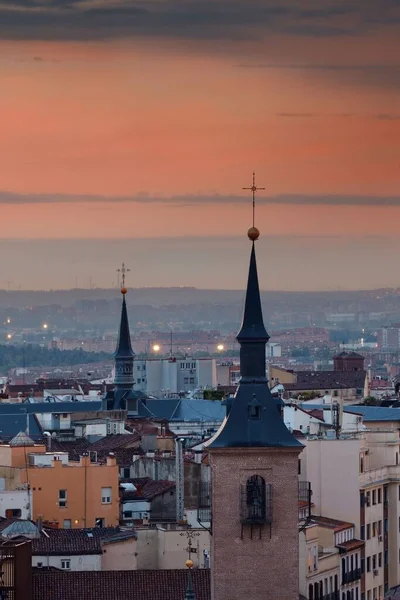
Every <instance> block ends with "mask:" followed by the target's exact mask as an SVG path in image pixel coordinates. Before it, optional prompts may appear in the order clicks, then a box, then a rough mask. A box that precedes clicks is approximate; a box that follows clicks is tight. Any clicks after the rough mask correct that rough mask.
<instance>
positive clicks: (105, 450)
mask: <svg viewBox="0 0 400 600" xmlns="http://www.w3.org/2000/svg"><path fill="white" fill-rule="evenodd" d="M128 435H129V439H130V440H132V441H133V442H135V441H137V440H138V439H140V438H138V436H137V435H136V434H128ZM118 438H125V435H124V434H123V435H110V436H107V437H104V438H102V439H101V440H98V442H95V443H94V444H91V443H90V442H88V440H87V439H86V438H79V439H76V440H74V441H71V442H59V441H57V440H52V442H51V449H52V451H54V452H68V455H69V459H70V460H73V461H78V460H79V457H80V456H82V453H83V452H97V461H98V462H106V460H107V456H108V455H109V453H110V452H113V453H114V456H115V459H116V461H117V465H118V466H120V467H128V466H130V465H131V464H132V457H133V455H134V454H138V453H139V454H140V453H141V451H140V449H138V448H124V447H122V443H121V442H122V441H121V440H120V441H118ZM124 443H128V442H124ZM118 444H121V446H120V447H118Z"/></svg>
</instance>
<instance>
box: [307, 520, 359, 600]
mask: <svg viewBox="0 0 400 600" xmlns="http://www.w3.org/2000/svg"><path fill="white" fill-rule="evenodd" d="M299 544H300V548H299V550H300V562H299V570H300V571H299V575H300V578H299V579H300V592H301V593H302V594H303V595H304V596H305V597H306V598H308V600H348V599H349V600H360V598H361V552H362V548H363V546H364V542H363V541H361V540H357V539H355V530H354V525H353V524H352V523H346V522H345V521H339V520H336V519H330V518H327V517H313V518H312V522H311V523H310V524H309V525H308V526H306V527H305V529H304V530H303V531H301V532H300V539H299Z"/></svg>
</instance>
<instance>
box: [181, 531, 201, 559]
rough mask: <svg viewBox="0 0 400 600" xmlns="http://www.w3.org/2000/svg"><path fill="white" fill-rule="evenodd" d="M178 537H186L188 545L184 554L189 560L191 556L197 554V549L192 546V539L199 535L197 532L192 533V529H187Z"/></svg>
mask: <svg viewBox="0 0 400 600" xmlns="http://www.w3.org/2000/svg"><path fill="white" fill-rule="evenodd" d="M179 535H183V536H186V539H187V541H188V545H187V548H186V552H187V553H188V556H189V560H191V558H192V554H197V547H196V546H195V545H194V544H193V539H194V538H195V537H198V536H199V535H200V532H199V531H193V529H187V530H186V531H182V533H180V534H179Z"/></svg>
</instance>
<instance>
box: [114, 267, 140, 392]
mask: <svg viewBox="0 0 400 600" xmlns="http://www.w3.org/2000/svg"><path fill="white" fill-rule="evenodd" d="M128 270H129V269H126V268H125V264H124V263H122V269H121V270H120V272H121V273H122V284H121V294H122V308H121V322H120V325H119V334H118V342H117V348H116V350H115V352H114V358H115V378H114V383H115V388H116V390H117V391H118V390H130V389H132V387H133V359H134V357H135V353H134V352H133V350H132V344H131V334H130V331H129V322H128V313H127V310H126V301H125V296H126V293H127V291H128V290H127V288H126V287H125V273H126V272H127V271H128ZM117 395H118V394H117Z"/></svg>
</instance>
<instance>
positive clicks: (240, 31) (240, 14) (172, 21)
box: [0, 0, 400, 40]
mask: <svg viewBox="0 0 400 600" xmlns="http://www.w3.org/2000/svg"><path fill="white" fill-rule="evenodd" d="M399 9H400V7H399V5H398V2H397V1H396V0H385V4H384V7H382V2H381V1H380V0H364V1H362V0H347V1H345V0H325V2H324V3H323V5H322V4H321V2H320V1H318V0H186V1H185V2H183V1H182V0H146V2H144V0H136V1H135V0H113V1H110V0H3V1H2V2H1V4H0V23H1V28H0V37H1V38H3V39H4V38H14V39H82V40H87V39H112V38H116V37H118V38H121V37H131V36H140V35H145V36H148V35H150V36H157V35H158V36H164V37H170V36H173V37H181V38H187V39H196V38H197V39H241V38H246V39H249V40H251V39H255V38H257V37H264V36H266V35H268V34H270V33H277V34H289V35H294V36H313V37H321V36H325V37H326V36H330V37H337V36H343V35H355V34H359V33H361V34H362V33H365V32H366V31H368V30H371V29H373V28H375V27H376V26H378V25H380V26H393V24H396V23H397V22H399V20H400V11H399Z"/></svg>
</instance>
